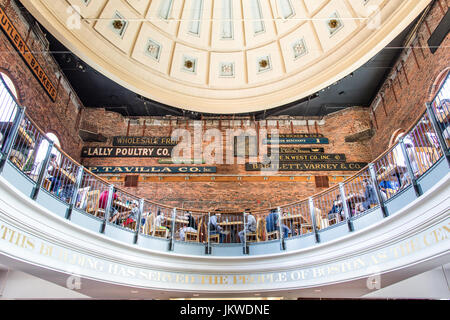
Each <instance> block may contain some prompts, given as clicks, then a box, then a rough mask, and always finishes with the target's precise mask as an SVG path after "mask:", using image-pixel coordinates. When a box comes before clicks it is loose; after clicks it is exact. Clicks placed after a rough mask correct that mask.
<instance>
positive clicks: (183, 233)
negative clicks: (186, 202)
mask: <svg viewBox="0 0 450 320" xmlns="http://www.w3.org/2000/svg"><path fill="white" fill-rule="evenodd" d="M184 218H185V219H186V220H187V221H188V224H187V226H183V227H182V228H180V239H181V240H182V241H185V240H186V232H197V223H195V219H194V217H193V216H192V214H191V212H189V211H188V212H186V213H185V214H184Z"/></svg>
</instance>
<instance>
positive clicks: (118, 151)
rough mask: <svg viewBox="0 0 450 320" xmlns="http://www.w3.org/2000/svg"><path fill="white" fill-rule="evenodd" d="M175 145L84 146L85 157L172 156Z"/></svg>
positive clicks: (82, 154)
mask: <svg viewBox="0 0 450 320" xmlns="http://www.w3.org/2000/svg"><path fill="white" fill-rule="evenodd" d="M172 149H173V147H123V148H120V147H84V148H83V149H82V150H81V156H82V157H83V158H106V157H111V158H124V157H128V158H132V157H140V158H143V157H147V158H170V157H171V156H172Z"/></svg>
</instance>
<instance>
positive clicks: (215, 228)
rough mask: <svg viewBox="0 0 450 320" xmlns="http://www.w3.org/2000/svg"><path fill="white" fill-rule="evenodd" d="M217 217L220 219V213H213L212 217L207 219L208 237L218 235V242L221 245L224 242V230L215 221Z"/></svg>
mask: <svg viewBox="0 0 450 320" xmlns="http://www.w3.org/2000/svg"><path fill="white" fill-rule="evenodd" d="M216 211H219V210H216ZM218 216H219V217H220V213H217V214H216V213H213V214H212V216H210V218H209V235H210V236H212V235H215V234H219V242H220V243H223V242H225V237H226V235H225V233H224V229H223V228H222V227H221V226H219V223H218V220H217V218H218Z"/></svg>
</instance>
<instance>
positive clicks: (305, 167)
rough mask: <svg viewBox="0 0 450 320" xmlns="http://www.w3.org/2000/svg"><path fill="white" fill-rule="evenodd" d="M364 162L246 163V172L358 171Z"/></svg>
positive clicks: (363, 165)
mask: <svg viewBox="0 0 450 320" xmlns="http://www.w3.org/2000/svg"><path fill="white" fill-rule="evenodd" d="M366 165H367V163H365V162H348V163H344V162H342V163H269V164H263V163H246V164H245V170H246V171H359V170H361V169H363V168H364V167H365V166H366Z"/></svg>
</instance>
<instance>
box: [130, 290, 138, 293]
mask: <svg viewBox="0 0 450 320" xmlns="http://www.w3.org/2000/svg"><path fill="white" fill-rule="evenodd" d="M138 292H139V291H137V290H131V293H138Z"/></svg>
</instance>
